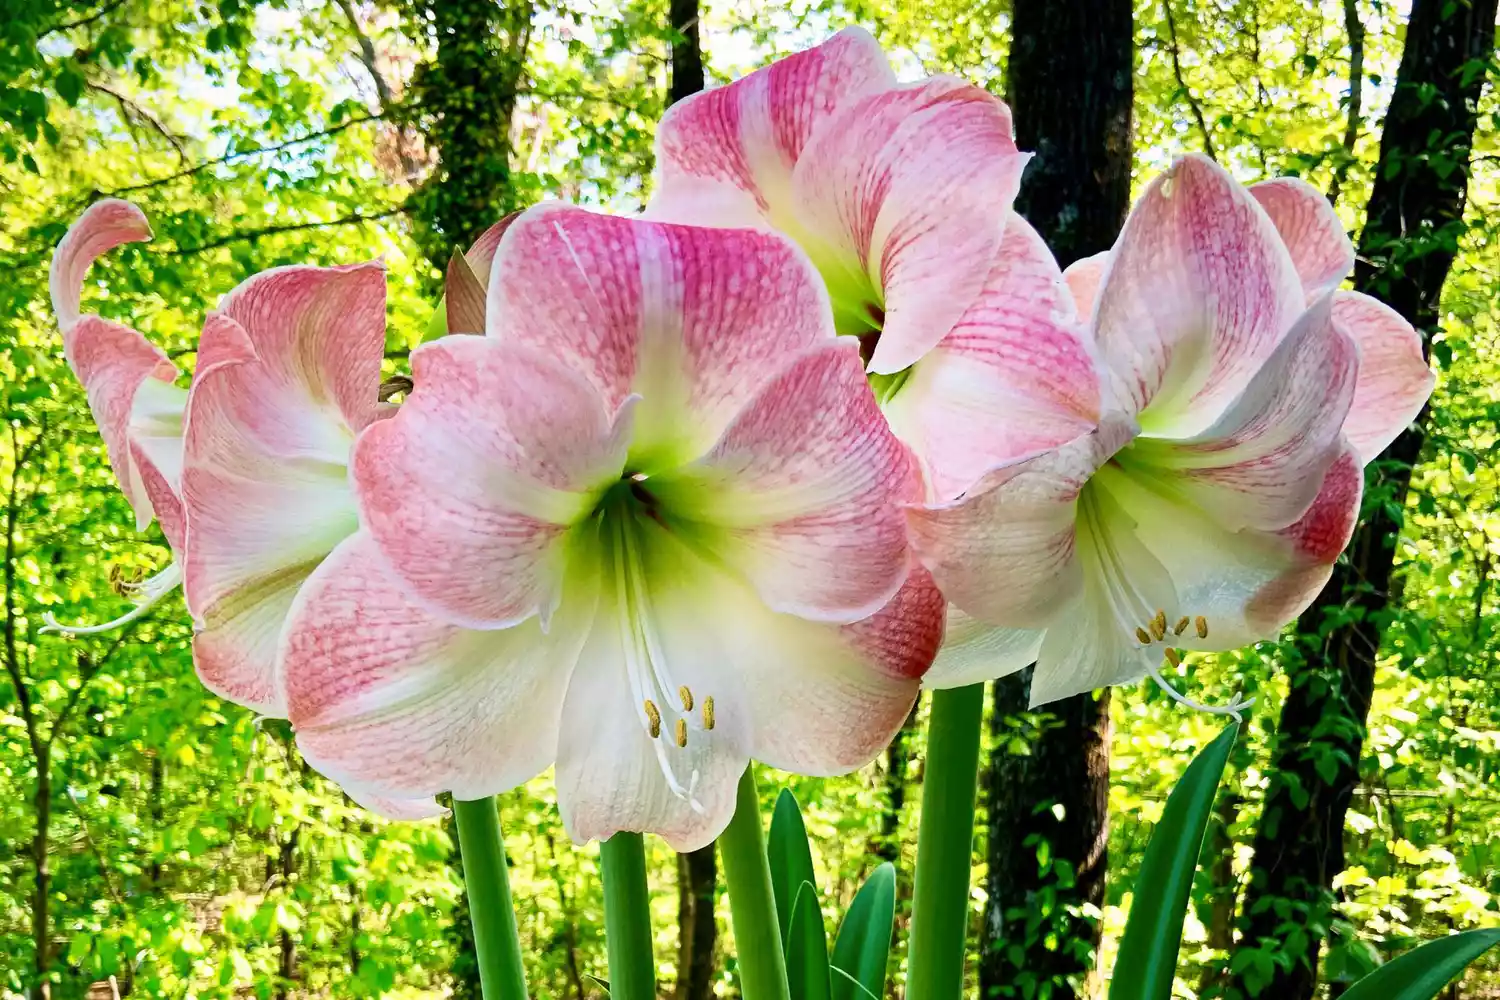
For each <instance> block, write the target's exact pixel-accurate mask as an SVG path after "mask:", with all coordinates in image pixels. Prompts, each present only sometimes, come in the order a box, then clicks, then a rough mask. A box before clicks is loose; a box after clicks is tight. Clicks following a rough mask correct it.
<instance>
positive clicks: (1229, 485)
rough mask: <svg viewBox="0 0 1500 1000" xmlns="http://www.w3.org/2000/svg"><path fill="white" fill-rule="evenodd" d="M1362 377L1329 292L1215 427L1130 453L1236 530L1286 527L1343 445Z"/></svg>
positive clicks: (1314, 492) (1309, 499) (1304, 507)
mask: <svg viewBox="0 0 1500 1000" xmlns="http://www.w3.org/2000/svg"><path fill="white" fill-rule="evenodd" d="M1358 374H1359V354H1358V351H1357V350H1356V348H1355V346H1354V343H1353V341H1351V340H1350V339H1349V338H1348V337H1347V336H1345V335H1344V334H1343V332H1342V331H1340V330H1339V328H1338V326H1337V325H1336V324H1335V323H1334V322H1333V318H1332V299H1331V296H1327V295H1325V296H1324V297H1323V298H1322V299H1320V300H1319V301H1318V302H1316V303H1314V304H1313V305H1312V306H1311V307H1310V308H1309V309H1308V310H1307V312H1306V313H1305V314H1304V315H1303V316H1302V318H1301V319H1299V320H1298V321H1297V324H1296V325H1295V326H1294V327H1293V328H1292V331H1291V332H1290V333H1289V334H1287V337H1286V339H1285V340H1283V341H1282V342H1281V344H1280V345H1279V346H1278V347H1277V348H1276V352H1275V353H1274V354H1273V355H1272V356H1271V357H1270V358H1269V359H1268V360H1267V361H1266V363H1265V366H1264V367H1262V368H1261V370H1260V371H1259V372H1257V373H1256V375H1255V378H1254V379H1253V380H1252V381H1251V382H1250V384H1249V385H1248V386H1246V387H1245V391H1244V393H1243V394H1242V395H1241V396H1240V398H1239V399H1237V400H1235V401H1234V403H1232V404H1231V405H1230V407H1229V408H1228V410H1226V411H1225V412H1224V414H1223V416H1222V417H1220V418H1219V420H1218V421H1216V422H1215V423H1214V425H1213V426H1212V427H1209V428H1208V429H1207V430H1205V431H1204V432H1203V433H1202V434H1199V435H1198V436H1196V437H1193V438H1189V439H1187V440H1184V441H1160V440H1153V441H1142V442H1140V444H1139V445H1138V448H1137V449H1136V450H1135V451H1134V452H1132V453H1131V454H1129V455H1127V456H1125V458H1126V459H1127V460H1128V461H1130V462H1131V463H1132V464H1134V463H1136V462H1140V463H1145V464H1146V465H1148V466H1149V467H1150V468H1151V469H1152V470H1159V475H1160V476H1161V477H1162V482H1163V483H1170V484H1171V488H1175V489H1178V490H1180V491H1181V492H1182V495H1183V496H1184V497H1186V498H1188V499H1190V500H1191V501H1193V502H1194V503H1197V504H1199V505H1200V506H1202V507H1203V509H1204V510H1206V511H1210V512H1212V516H1213V517H1214V518H1215V519H1216V520H1218V521H1219V522H1220V523H1222V524H1224V525H1225V526H1226V527H1227V528H1229V529H1231V530H1238V529H1240V528H1247V527H1248V528H1258V529H1261V530H1274V529H1276V528H1281V527H1285V526H1286V525H1288V524H1291V523H1292V522H1294V521H1296V520H1297V519H1298V518H1299V517H1301V516H1302V515H1303V513H1305V512H1306V510H1307V507H1308V505H1309V504H1311V503H1312V501H1313V498H1314V497H1315V496H1317V493H1318V488H1319V484H1320V483H1322V481H1323V475H1324V473H1325V472H1326V471H1327V469H1328V467H1329V465H1330V464H1332V462H1333V461H1334V459H1335V458H1337V457H1338V456H1339V454H1340V453H1341V452H1342V450H1343V448H1344V438H1343V426H1344V418H1345V416H1346V415H1347V414H1348V413H1349V406H1350V403H1351V402H1352V401H1353V399H1354V390H1355V382H1356V379H1357V378H1358ZM1174 474H1175V475H1174Z"/></svg>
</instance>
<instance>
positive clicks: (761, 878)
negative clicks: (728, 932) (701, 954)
mask: <svg viewBox="0 0 1500 1000" xmlns="http://www.w3.org/2000/svg"><path fill="white" fill-rule="evenodd" d="M719 856H720V857H721V858H723V860H724V885H725V887H726V888H727V889H728V890H729V919H730V921H731V923H733V925H734V942H735V947H736V948H738V950H739V956H738V961H739V970H740V993H741V995H742V996H743V997H744V1000H791V995H792V994H791V989H790V987H788V985H787V980H786V956H785V955H784V954H783V953H782V950H781V925H780V924H778V923H777V922H776V897H775V896H774V895H773V894H772V892H771V863H770V862H769V861H768V860H767V859H766V834H765V830H763V829H762V828H761V825H760V801H759V799H757V798H756V795H755V774H754V770H753V768H746V769H745V776H744V777H742V778H741V779H740V790H739V798H738V800H737V801H736V803H735V809H734V818H733V819H732V820H730V821H729V828H728V829H727V830H725V831H724V832H723V833H722V834H720V836H719ZM913 995H915V994H913Z"/></svg>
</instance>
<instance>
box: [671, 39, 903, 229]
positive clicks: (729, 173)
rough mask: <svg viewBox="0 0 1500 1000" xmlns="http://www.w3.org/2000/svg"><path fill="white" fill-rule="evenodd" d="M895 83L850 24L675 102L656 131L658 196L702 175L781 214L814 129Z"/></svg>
mask: <svg viewBox="0 0 1500 1000" xmlns="http://www.w3.org/2000/svg"><path fill="white" fill-rule="evenodd" d="M895 84H896V77H895V74H894V73H893V72H892V71H891V67H890V63H889V62H888V61H887V60H886V58H885V54H884V53H883V52H881V51H880V45H879V44H878V43H877V42H876V41H875V39H873V38H872V37H870V34H869V33H868V32H867V31H865V30H864V29H863V28H857V27H856V28H845V29H844V30H843V31H840V32H839V33H838V34H836V35H834V36H833V37H832V38H831V39H829V40H828V41H827V42H824V43H823V44H822V45H819V46H817V47H815V48H811V49H808V50H807V51H805V52H799V53H797V54H795V55H791V56H787V57H786V58H784V59H778V60H777V61H776V62H774V63H772V64H771V65H769V66H767V67H765V68H764V69H761V70H757V71H756V72H754V73H751V74H750V75H749V76H747V77H744V78H743V79H741V80H737V81H735V82H734V83H731V84H729V85H728V86H727V87H720V88H717V89H715V90H708V91H704V92H702V93H699V94H695V95H693V96H692V97H690V98H688V99H686V100H684V101H680V102H678V103H677V104H675V105H673V106H672V108H671V109H670V110H668V111H667V113H666V114H665V115H664V116H663V117H662V121H661V124H660V125H659V126H658V127H657V130H656V161H657V164H658V179H657V190H658V198H659V199H661V200H663V201H671V200H674V199H677V198H679V197H680V193H679V192H680V188H681V187H682V186H684V185H685V184H687V183H690V182H691V181H692V180H694V179H698V178H706V179H711V180H720V181H726V182H729V183H731V184H733V185H734V186H736V187H738V188H740V189H742V190H744V191H746V192H748V193H749V194H751V195H752V196H753V197H754V198H755V199H756V201H757V202H758V204H759V206H760V208H761V209H762V211H767V212H775V211H780V212H785V211H786V210H787V208H788V207H789V202H790V188H791V175H792V168H793V167H794V166H795V165H796V163H797V159H798V157H800V156H801V155H802V150H803V148H804V147H805V146H806V145H807V143H808V141H809V139H810V137H811V136H812V135H813V134H814V132H815V131H816V130H817V129H819V128H820V127H822V126H824V125H825V124H826V122H827V120H828V118H829V116H830V115H832V114H833V113H834V111H835V110H836V109H837V108H839V107H841V106H843V105H847V104H848V103H850V102H851V101H854V100H857V99H858V98H860V97H862V96H864V95H866V94H871V93H876V92H879V91H881V90H886V89H889V88H891V87H893V86H895ZM698 221H699V222H700V224H705V223H706V224H710V225H715V224H722V223H720V222H719V221H718V220H716V219H714V218H704V219H700V220H698Z"/></svg>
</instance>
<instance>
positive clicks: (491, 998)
mask: <svg viewBox="0 0 1500 1000" xmlns="http://www.w3.org/2000/svg"><path fill="white" fill-rule="evenodd" d="M453 818H454V819H455V820H456V821H457V822H458V847H459V851H460V852H461V854H462V857H463V863H464V889H465V891H467V892H468V895H469V916H470V918H471V919H472V921H473V923H474V951H475V952H476V954H477V955H478V957H479V981H480V984H481V986H482V988H483V990H484V1000H526V969H525V967H524V966H523V965H522V964H521V939H520V937H519V936H518V935H517V934H516V911H515V909H514V907H512V906H511V902H510V873H509V871H508V869H507V867H506V864H505V841H504V840H503V839H502V838H501V836H500V812H499V809H498V804H497V803H496V801H495V800H494V799H493V798H487V799H474V800H472V801H465V800H459V799H455V800H454V801H453Z"/></svg>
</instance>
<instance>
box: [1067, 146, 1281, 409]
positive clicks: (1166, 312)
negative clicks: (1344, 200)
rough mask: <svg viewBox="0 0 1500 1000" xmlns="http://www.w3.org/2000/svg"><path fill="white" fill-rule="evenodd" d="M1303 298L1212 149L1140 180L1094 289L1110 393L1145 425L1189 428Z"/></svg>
mask: <svg viewBox="0 0 1500 1000" xmlns="http://www.w3.org/2000/svg"><path fill="white" fill-rule="evenodd" d="M1304 302H1305V297H1304V295H1303V292H1302V285H1301V282H1300V281H1299V280H1298V278H1297V272H1296V269H1295V268H1294V267H1293V264H1292V259H1291V256H1290V255H1289V254H1288V253H1287V250H1286V247H1285V246H1284V245H1283V244H1282V242H1281V238H1280V236H1278V235H1277V233H1276V229H1275V227H1274V226H1273V225H1272V224H1271V220H1270V219H1269V218H1267V216H1266V213H1265V211H1264V210H1263V209H1261V207H1260V205H1259V204H1258V203H1257V202H1256V201H1255V199H1254V198H1252V197H1251V196H1250V194H1249V193H1248V192H1247V191H1246V190H1245V189H1244V188H1243V187H1241V186H1240V185H1239V184H1237V183H1236V182H1235V180H1234V178H1232V177H1230V176H1229V174H1228V173H1226V172H1225V171H1224V169H1223V168H1222V167H1220V166H1219V165H1218V164H1216V163H1214V162H1213V161H1212V160H1210V159H1208V158H1207V157H1203V156H1198V155H1192V156H1187V157H1184V158H1183V159H1181V160H1179V161H1177V163H1176V164H1175V165H1174V166H1173V167H1172V169H1171V170H1169V171H1168V172H1167V173H1165V174H1163V175H1162V176H1161V177H1158V178H1157V179H1156V180H1155V181H1153V182H1152V183H1151V185H1150V186H1149V187H1148V188H1147V189H1146V193H1145V194H1144V195H1142V197H1141V199H1140V201H1139V202H1137V203H1136V206H1135V208H1134V210H1133V211H1132V212H1131V213H1130V218H1129V219H1127V220H1126V222H1125V228H1124V230H1123V231H1122V232H1121V234H1120V239H1119V242H1118V243H1117V244H1116V246H1115V249H1114V251H1113V256H1112V258H1111V262H1110V266H1109V268H1108V270H1107V273H1106V276H1105V278H1104V284H1103V286H1102V287H1101V288H1100V290H1099V301H1098V305H1097V306H1096V308H1095V312H1094V328H1095V339H1096V341H1097V344H1098V347H1099V351H1100V353H1101V355H1102V357H1103V359H1104V362H1105V364H1106V366H1107V367H1108V369H1109V370H1110V373H1111V375H1112V381H1113V389H1114V395H1115V397H1116V398H1117V399H1118V400H1119V401H1120V402H1121V403H1122V404H1128V405H1131V406H1132V408H1133V410H1134V411H1135V412H1137V413H1139V414H1140V420H1141V425H1142V427H1143V428H1145V430H1146V431H1147V432H1148V433H1153V434H1159V435H1162V436H1173V437H1176V436H1184V437H1185V436H1188V435H1191V434H1195V433H1197V432H1198V431H1200V430H1202V429H1203V428H1204V427H1207V426H1208V425H1210V424H1212V423H1213V421H1214V420H1216V419H1217V418H1218V417H1219V415H1220V414H1222V413H1223V411H1224V410H1225V409H1226V408H1227V407H1228V406H1229V404H1230V403H1231V402H1232V401H1233V400H1234V399H1235V398H1237V397H1238V396H1239V395H1240V393H1241V392H1242V391H1243V389H1244V387H1245V386H1246V385H1247V384H1248V383H1249V381H1250V379H1251V377H1252V376H1253V375H1254V374H1255V372H1257V371H1258V370H1259V369H1260V367H1261V365H1262V364H1264V363H1265V360H1266V359H1267V358H1268V357H1270V355H1271V352H1272V351H1274V350H1275V349H1276V345H1277V344H1278V343H1280V342H1281V339H1282V338H1283V337H1284V336H1285V334H1286V332H1287V331H1288V330H1289V329H1290V328H1291V326H1292V323H1293V322H1294V321H1295V320H1296V318H1297V317H1298V315H1300V314H1301V312H1302V310H1303V306H1304Z"/></svg>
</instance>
